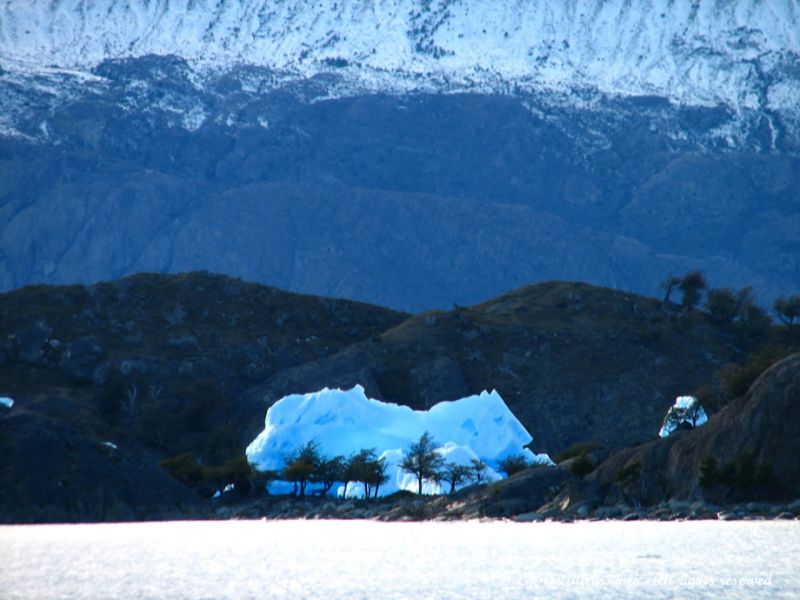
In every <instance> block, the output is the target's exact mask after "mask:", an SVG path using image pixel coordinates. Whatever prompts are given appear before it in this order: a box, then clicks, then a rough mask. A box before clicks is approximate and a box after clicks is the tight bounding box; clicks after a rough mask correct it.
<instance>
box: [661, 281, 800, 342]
mask: <svg viewBox="0 0 800 600" xmlns="http://www.w3.org/2000/svg"><path fill="white" fill-rule="evenodd" d="M661 289H662V290H663V291H664V298H663V302H664V304H665V305H669V304H672V299H671V296H672V294H673V293H674V292H676V291H678V292H680V293H681V301H680V303H679V305H680V306H681V308H682V309H683V310H684V311H685V312H687V313H688V312H691V311H692V310H694V309H695V308H696V307H697V306H699V305H700V303H701V302H702V300H703V297H704V296H705V308H706V310H707V311H708V314H709V315H710V316H711V318H712V319H714V320H715V321H717V322H719V323H723V324H729V323H740V324H743V325H746V326H747V327H748V328H751V329H753V330H763V329H765V328H767V327H769V326H770V325H771V324H772V319H771V318H770V316H769V313H768V312H767V311H766V310H764V309H763V308H762V307H760V306H759V305H758V304H757V303H756V300H755V295H754V294H753V288H751V287H749V286H747V287H743V288H741V289H739V290H734V289H731V288H726V287H721V288H710V287H709V286H708V283H707V282H706V278H705V276H704V275H703V273H702V272H701V271H691V272H689V273H687V274H685V275H682V276H678V275H669V276H668V277H667V278H666V279H665V280H664V281H663V282H662V283H661ZM772 310H773V311H774V312H775V314H776V315H777V317H778V319H779V320H780V321H781V322H782V323H783V324H785V325H793V324H794V322H795V320H800V295H798V294H792V295H790V296H787V297H780V298H777V299H776V300H775V301H774V302H773V304H772Z"/></svg>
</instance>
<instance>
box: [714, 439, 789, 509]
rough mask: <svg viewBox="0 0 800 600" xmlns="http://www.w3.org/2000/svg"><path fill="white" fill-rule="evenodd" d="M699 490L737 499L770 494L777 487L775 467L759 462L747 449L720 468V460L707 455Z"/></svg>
mask: <svg viewBox="0 0 800 600" xmlns="http://www.w3.org/2000/svg"><path fill="white" fill-rule="evenodd" d="M699 483H700V487H702V488H703V489H705V490H714V489H720V488H722V490H723V491H724V492H726V493H728V494H733V495H735V496H738V497H742V498H745V497H752V496H763V495H769V494H770V493H771V492H772V491H774V487H775V485H776V484H777V479H776V477H775V473H774V471H773V469H772V465H770V464H769V463H757V462H756V460H755V453H754V452H753V451H752V450H751V449H749V448H746V449H744V450H742V451H741V452H739V454H738V455H737V456H736V458H735V459H734V460H732V461H729V462H727V463H725V464H724V465H723V466H722V467H721V468H720V467H718V464H717V459H716V458H714V457H713V456H706V457H705V458H704V459H703V461H702V462H701V463H700V477H699Z"/></svg>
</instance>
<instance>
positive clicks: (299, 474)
mask: <svg viewBox="0 0 800 600" xmlns="http://www.w3.org/2000/svg"><path fill="white" fill-rule="evenodd" d="M321 462H322V458H321V457H320V454H319V444H317V442H316V441H315V440H311V441H310V442H307V443H306V444H305V445H303V446H302V447H301V448H300V449H299V450H297V451H296V452H294V453H292V454H291V455H289V456H288V457H287V458H286V461H285V466H284V467H283V479H284V480H285V481H291V482H292V483H294V487H295V493H298V494H299V496H300V497H301V498H302V497H303V496H305V494H306V485H307V484H308V482H309V481H310V480H311V479H312V478H314V477H315V476H316V473H317V472H318V470H319V466H320V463H321Z"/></svg>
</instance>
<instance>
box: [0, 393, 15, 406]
mask: <svg viewBox="0 0 800 600" xmlns="http://www.w3.org/2000/svg"><path fill="white" fill-rule="evenodd" d="M0 406H5V407H6V408H11V407H12V406H14V400H12V399H11V398H7V397H5V396H0Z"/></svg>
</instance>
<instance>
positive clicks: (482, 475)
mask: <svg viewBox="0 0 800 600" xmlns="http://www.w3.org/2000/svg"><path fill="white" fill-rule="evenodd" d="M469 468H470V478H471V479H472V481H474V482H475V483H483V482H484V481H486V473H487V471H488V467H487V466H486V463H485V462H483V461H482V460H481V459H479V458H473V459H472V462H470V465H469Z"/></svg>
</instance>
